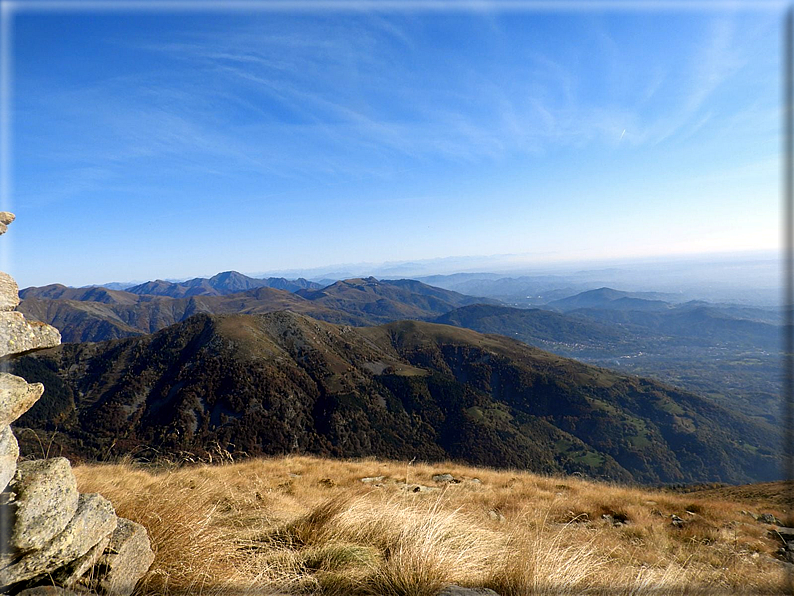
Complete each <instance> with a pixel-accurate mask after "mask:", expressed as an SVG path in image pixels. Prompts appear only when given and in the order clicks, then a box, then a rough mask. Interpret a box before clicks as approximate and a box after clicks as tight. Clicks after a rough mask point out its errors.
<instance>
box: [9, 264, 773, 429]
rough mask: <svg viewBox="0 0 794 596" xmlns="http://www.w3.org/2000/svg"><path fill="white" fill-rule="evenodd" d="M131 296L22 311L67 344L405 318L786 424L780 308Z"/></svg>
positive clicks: (109, 295) (360, 293)
mask: <svg viewBox="0 0 794 596" xmlns="http://www.w3.org/2000/svg"><path fill="white" fill-rule="evenodd" d="M274 280H276V281H274ZM303 281H305V280H303ZM260 283H270V284H274V285H281V286H283V287H291V288H293V289H294V290H295V291H293V292H289V291H286V290H281V289H275V288H270V287H265V286H262V287H254V288H253V289H247V290H245V291H242V292H236V293H235V290H237V289H239V288H241V287H250V286H255V285H257V284H260ZM301 286H307V287H301ZM191 288H192V290H193V291H206V292H210V290H208V289H207V288H211V289H212V294H209V293H208V294H203V295H202V294H199V295H193V296H186V295H185V294H186V293H187V292H189V291H191ZM202 288H203V290H202ZM129 289H134V290H135V292H160V294H145V293H135V292H131V291H117V290H108V289H105V288H99V287H90V288H67V287H65V286H62V285H57V284H54V285H50V286H44V287H40V288H27V289H25V290H23V291H22V292H20V295H21V297H22V298H23V300H22V303H21V305H20V307H19V308H20V310H22V311H23V312H25V313H26V314H27V315H28V316H31V317H33V318H36V319H39V320H41V321H44V322H47V323H50V324H52V325H55V326H56V327H58V328H59V329H61V331H62V334H63V338H64V341H66V342H89V341H103V340H107V339H117V338H124V337H133V336H140V335H144V334H148V333H153V332H156V331H158V330H160V329H163V328H165V327H167V326H169V325H173V324H175V323H178V322H180V321H184V320H186V319H187V318H189V317H190V316H192V315H195V314H198V313H205V314H259V313H267V312H274V311H279V310H291V311H292V312H296V313H301V314H305V315H309V316H311V317H314V318H316V319H319V320H323V321H327V322H331V323H336V324H344V325H352V326H367V325H377V324H382V323H387V322H390V321H397V320H406V319H408V320H421V321H428V322H436V323H441V324H449V325H455V326H458V327H465V328H468V329H473V330H475V331H479V332H484V333H498V334H501V335H505V336H507V337H511V338H514V339H518V340H520V341H523V342H525V343H527V344H529V345H532V346H536V347H539V348H542V349H545V350H549V351H551V352H554V353H556V354H559V355H562V356H566V357H572V358H576V359H579V360H582V361H584V362H588V363H591V364H596V365H599V366H604V367H609V368H615V369H618V370H621V371H624V372H627V373H630V374H637V375H642V376H650V377H652V378H656V379H658V380H660V381H663V382H666V383H670V384H674V385H676V386H678V387H681V388H683V389H686V390H689V391H693V392H695V393H698V394H701V395H705V396H708V397H709V398H711V399H713V400H715V401H717V402H718V403H720V404H722V405H723V406H725V407H729V408H735V409H737V410H738V411H740V412H741V413H743V414H745V415H747V416H749V417H751V418H753V419H755V420H758V421H764V422H767V423H771V424H773V425H777V426H779V412H778V409H779V408H778V404H779V402H780V379H779V368H780V367H779V359H780V337H781V335H780V329H781V327H780V324H781V317H780V313H779V311H776V310H773V309H768V308H755V307H750V306H743V305H725V304H712V303H706V302H703V301H690V302H684V303H681V302H677V303H676V302H667V301H664V300H662V299H661V297H662V296H663V295H661V294H658V293H636V292H623V291H620V290H615V289H611V288H597V289H593V290H587V291H585V292H582V293H580V294H575V295H573V296H565V297H564V298H561V299H557V300H553V301H549V302H548V303H547V304H546V305H544V306H543V307H542V308H514V307H508V306H506V305H504V304H501V303H499V302H498V301H497V300H494V299H486V298H477V297H473V296H467V295H464V294H460V293H458V292H455V291H451V290H445V289H441V288H436V287H433V286H430V285H427V284H425V283H422V282H418V281H415V280H377V279H375V278H372V277H370V278H364V279H349V280H342V281H337V282H333V283H331V284H329V285H327V286H325V287H322V288H316V287H313V286H311V285H310V284H306V283H303V282H302V281H301V280H284V279H277V278H272V279H269V280H257V279H254V278H247V277H246V276H243V275H241V274H239V273H236V272H225V273H222V274H218V275H216V276H214V277H212V278H208V279H203V278H202V279H198V280H189V281H188V282H163V281H155V282H147V283H145V284H139V285H138V286H135V287H133V288H129ZM162 294H164V295H162ZM172 295H173V296H182V297H172Z"/></svg>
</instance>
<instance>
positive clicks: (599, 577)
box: [75, 457, 785, 596]
mask: <svg viewBox="0 0 794 596" xmlns="http://www.w3.org/2000/svg"><path fill="white" fill-rule="evenodd" d="M75 473H76V475H77V477H78V483H79V486H80V490H81V491H83V492H100V493H102V494H104V495H105V496H106V497H108V498H109V499H110V500H111V501H112V502H113V504H114V506H115V508H116V511H117V513H118V514H119V515H122V516H124V517H127V518H130V519H132V520H134V521H137V522H139V523H141V524H143V525H144V526H145V527H146V528H147V530H148V531H149V535H150V538H151V540H152V544H153V547H154V549H155V555H156V557H155V562H154V564H153V566H152V568H151V570H150V571H149V573H148V574H147V575H146V577H145V578H144V580H143V581H142V582H141V584H140V585H139V588H138V593H139V594H173V595H177V594H206V595H229V596H231V595H238V594H239V595H246V594H322V595H329V596H330V595H333V596H336V595H339V596H341V595H346V594H350V595H361V596H365V595H376V594H377V595H383V596H433V595H435V594H437V592H438V591H439V590H440V589H441V588H442V587H443V586H445V585H447V584H451V583H456V584H461V585H467V586H474V587H476V586H482V587H489V588H491V589H493V590H495V591H496V592H498V593H499V594H500V595H502V596H524V595H549V596H551V595H552V594H553V595H566V594H571V595H572V594H602V595H604V596H606V595H610V596H611V595H613V594H616V595H624V594H625V595H629V594H637V595H639V594H659V595H663V594H693V595H694V594H713V593H715V592H724V593H745V594H756V593H762V592H763V593H784V589H783V586H784V584H783V582H784V579H785V571H784V569H783V567H782V566H781V564H780V563H779V562H778V561H776V560H775V559H774V557H773V555H774V553H775V551H776V548H777V547H776V544H775V543H774V541H773V540H772V539H771V538H770V537H769V536H768V535H767V533H766V529H765V527H764V526H763V525H760V524H758V523H757V522H755V521H754V520H753V519H752V518H750V517H749V516H747V515H745V514H742V513H741V510H742V508H744V507H746V504H742V503H741V502H737V501H730V500H726V499H724V498H713V499H712V498H708V497H704V496H702V495H701V496H698V498H697V499H693V497H692V496H691V495H676V494H672V493H669V492H661V491H651V490H644V489H639V488H630V487H625V486H617V485H611V484H605V483H596V482H589V481H585V480H583V479H580V478H559V477H544V476H538V475H535V474H530V473H526V472H517V471H507V472H506V471H496V470H490V469H483V468H472V467H466V466H462V465H458V464H452V463H444V464H437V465H427V464H416V465H413V464H406V463H405V462H402V463H401V462H384V461H378V460H359V461H347V460H325V459H320V458H312V457H281V458H272V459H255V460H248V461H245V462H241V463H235V464H231V465H221V466H208V465H199V466H191V467H183V468H170V469H151V468H150V469H146V468H141V467H137V466H135V465H133V464H131V463H120V464H114V465H89V466H80V467H77V468H76V469H75ZM439 473H451V474H452V475H453V476H454V477H455V478H456V479H459V480H460V482H459V483H456V484H440V483H436V482H434V481H433V479H432V476H433V475H434V474H439ZM378 477H383V478H382V479H380V480H371V481H369V482H367V483H364V482H362V481H361V479H362V478H369V479H373V478H375V479H377V478H378ZM328 480H330V482H329V481H328ZM406 486H408V487H409V489H408V490H406ZM417 486H419V487H427V488H429V489H431V490H427V488H424V489H420V490H419V491H417V492H413V490H414V488H415V487H417ZM771 512H772V513H775V514H776V515H778V516H782V514H783V513H784V512H782V511H771ZM671 515H677V516H679V517H681V518H682V519H684V520H685V523H684V526H683V527H681V528H677V527H675V526H674V525H673V524H672V523H671V517H670V516H671ZM605 516H606V517H605Z"/></svg>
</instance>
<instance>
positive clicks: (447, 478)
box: [433, 474, 455, 483]
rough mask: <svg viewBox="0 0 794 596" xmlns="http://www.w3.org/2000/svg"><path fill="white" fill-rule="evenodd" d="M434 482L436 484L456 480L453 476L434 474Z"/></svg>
mask: <svg viewBox="0 0 794 596" xmlns="http://www.w3.org/2000/svg"><path fill="white" fill-rule="evenodd" d="M433 481H434V482H439V483H442V482H455V478H454V477H453V476H452V474H434V475H433Z"/></svg>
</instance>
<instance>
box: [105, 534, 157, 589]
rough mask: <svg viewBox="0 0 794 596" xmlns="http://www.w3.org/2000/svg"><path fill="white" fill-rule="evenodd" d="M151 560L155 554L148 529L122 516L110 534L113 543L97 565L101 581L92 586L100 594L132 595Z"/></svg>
mask: <svg viewBox="0 0 794 596" xmlns="http://www.w3.org/2000/svg"><path fill="white" fill-rule="evenodd" d="M152 561H154V553H153V552H152V548H151V545H150V544H149V536H148V535H147V533H146V528H144V527H143V526H142V525H140V524H137V523H135V522H133V521H130V520H128V519H123V518H119V525H118V526H117V527H116V530H115V532H113V534H112V535H111V537H110V545H109V546H108V548H107V550H106V551H105V555H104V556H103V557H102V558H101V559H99V562H98V564H97V568H96V571H97V575H98V577H99V581H98V582H97V583H96V584H95V585H94V586H92V587H93V588H94V590H96V591H97V592H99V593H100V594H108V595H111V596H129V594H132V591H133V590H134V589H135V584H137V583H138V580H139V579H141V578H142V577H143V576H144V574H145V573H146V572H147V571H148V570H149V567H150V566H151V564H152Z"/></svg>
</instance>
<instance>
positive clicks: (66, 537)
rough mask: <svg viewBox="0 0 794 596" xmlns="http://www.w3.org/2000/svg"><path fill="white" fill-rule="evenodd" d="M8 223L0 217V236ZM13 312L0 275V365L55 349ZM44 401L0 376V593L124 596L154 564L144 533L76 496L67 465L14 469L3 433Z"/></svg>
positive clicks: (99, 503) (97, 500)
mask: <svg viewBox="0 0 794 596" xmlns="http://www.w3.org/2000/svg"><path fill="white" fill-rule="evenodd" d="M12 221H14V216H13V215H12V214H10V213H7V212H0V234H3V233H5V231H6V229H7V226H8V224H10V223H11V222H12ZM18 304H19V297H18V288H17V284H16V282H15V281H14V280H13V279H12V278H11V277H10V276H9V275H7V274H5V273H2V272H0V364H1V363H2V360H3V359H5V358H7V357H9V356H13V355H16V354H21V353H25V352H30V351H32V350H40V349H43V348H49V347H52V346H56V345H58V344H59V343H60V341H61V336H60V333H59V332H58V330H57V329H55V328H54V327H51V326H50V325H45V324H43V323H38V322H35V321H27V320H26V319H25V317H24V315H23V314H22V313H20V312H17V311H15V310H14V309H15V308H16V307H17V305H18ZM43 393H44V386H43V385H42V384H41V383H28V382H27V381H25V379H22V378H20V377H17V376H14V375H11V374H8V373H6V372H0V491H2V493H0V548H1V549H2V550H0V593H2V594H9V595H12V594H13V595H20V594H26V595H30V596H33V595H36V594H39V595H46V594H71V593H74V592H75V591H76V592H79V593H81V594H107V595H113V596H128V595H129V594H131V593H132V591H133V590H134V588H135V584H136V583H137V582H138V580H140V578H141V577H142V576H143V575H144V574H145V573H146V571H147V570H148V569H149V566H150V565H151V564H152V561H153V560H154V554H153V553H152V549H151V546H150V544H149V537H148V535H147V533H146V530H145V529H144V528H143V526H140V525H139V524H136V523H134V522H132V521H130V520H126V519H121V518H118V517H117V516H116V513H115V511H114V510H113V505H112V504H111V503H110V501H108V500H107V499H105V498H104V497H102V496H101V495H98V494H85V495H81V494H79V493H78V491H77V480H76V479H75V476H74V473H73V472H72V467H71V465H70V464H69V460H67V459H65V458H62V457H59V458H53V459H42V460H34V461H23V462H18V461H17V460H18V458H19V447H18V445H17V441H16V438H15V437H14V433H13V431H12V430H11V426H10V425H11V424H12V423H13V422H14V421H15V420H16V419H17V418H19V417H20V416H21V415H22V414H24V413H25V412H26V411H27V410H28V409H29V408H30V407H31V406H33V404H35V403H36V401H37V400H38V399H39V398H40V397H41V396H42V394H43Z"/></svg>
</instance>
